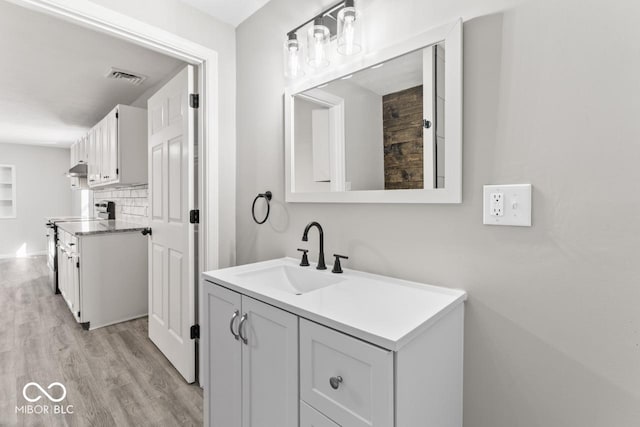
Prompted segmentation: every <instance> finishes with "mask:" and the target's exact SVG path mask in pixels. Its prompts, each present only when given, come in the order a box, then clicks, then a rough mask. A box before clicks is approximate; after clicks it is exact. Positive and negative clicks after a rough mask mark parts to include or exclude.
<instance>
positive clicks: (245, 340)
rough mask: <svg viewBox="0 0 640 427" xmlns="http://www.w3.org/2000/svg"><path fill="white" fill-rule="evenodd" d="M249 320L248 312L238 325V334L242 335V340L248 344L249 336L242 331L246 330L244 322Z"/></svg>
mask: <svg viewBox="0 0 640 427" xmlns="http://www.w3.org/2000/svg"><path fill="white" fill-rule="evenodd" d="M246 321H247V313H245V314H243V315H242V317H241V318H240V324H239V325H238V335H240V339H241V340H242V342H243V343H245V344H247V343H248V342H249V341H248V340H247V337H245V336H244V335H243V334H242V331H243V330H244V328H243V326H244V322H246Z"/></svg>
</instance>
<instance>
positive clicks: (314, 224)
mask: <svg viewBox="0 0 640 427" xmlns="http://www.w3.org/2000/svg"><path fill="white" fill-rule="evenodd" d="M311 227H317V228H318V232H319V233H320V255H319V256H318V266H317V267H316V268H317V269H318V270H326V269H327V266H326V265H325V264H324V232H323V231H322V226H321V225H320V224H318V223H317V222H316V221H313V222H310V223H309V224H307V226H306V227H305V228H304V233H303V234H302V241H303V242H308V241H309V236H308V235H309V230H310V229H311Z"/></svg>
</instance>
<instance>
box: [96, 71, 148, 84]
mask: <svg viewBox="0 0 640 427" xmlns="http://www.w3.org/2000/svg"><path fill="white" fill-rule="evenodd" d="M105 77H106V78H108V79H114V80H124V81H126V82H129V83H131V84H132V85H134V86H139V85H140V84H141V83H142V82H143V81H145V80H146V79H147V76H143V75H142V74H135V73H133V72H131V71H127V70H122V69H120V68H115V67H111V69H110V70H109V71H108V72H107V74H106V76H105Z"/></svg>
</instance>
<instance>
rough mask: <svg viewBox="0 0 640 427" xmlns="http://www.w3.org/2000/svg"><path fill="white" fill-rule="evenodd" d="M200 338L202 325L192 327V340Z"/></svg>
mask: <svg viewBox="0 0 640 427" xmlns="http://www.w3.org/2000/svg"><path fill="white" fill-rule="evenodd" d="M196 338H200V325H193V326H191V339H192V340H194V339H196Z"/></svg>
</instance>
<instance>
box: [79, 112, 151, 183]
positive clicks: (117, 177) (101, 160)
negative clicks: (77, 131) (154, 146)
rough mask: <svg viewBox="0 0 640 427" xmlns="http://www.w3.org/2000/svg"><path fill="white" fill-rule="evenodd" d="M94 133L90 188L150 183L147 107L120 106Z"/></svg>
mask: <svg viewBox="0 0 640 427" xmlns="http://www.w3.org/2000/svg"><path fill="white" fill-rule="evenodd" d="M91 134H93V144H91V143H90V144H89V150H90V153H89V186H90V187H100V186H110V185H116V184H117V185H135V184H146V183H147V180H148V178H147V110H145V109H143V108H136V107H129V106H127V105H117V106H116V107H115V108H114V109H113V110H112V111H110V112H109V114H107V115H106V116H105V117H104V118H103V119H102V120H101V121H100V122H99V123H98V124H96V126H95V127H94V128H93V129H92V131H91V132H90V135H91Z"/></svg>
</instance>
